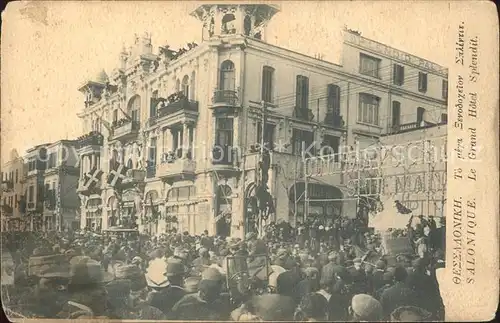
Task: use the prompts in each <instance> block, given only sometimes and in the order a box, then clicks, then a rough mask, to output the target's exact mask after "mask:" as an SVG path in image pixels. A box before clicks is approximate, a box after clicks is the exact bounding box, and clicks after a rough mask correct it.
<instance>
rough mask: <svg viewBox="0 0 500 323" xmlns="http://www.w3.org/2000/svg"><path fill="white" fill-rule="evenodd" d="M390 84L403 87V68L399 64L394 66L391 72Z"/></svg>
mask: <svg viewBox="0 0 500 323" xmlns="http://www.w3.org/2000/svg"><path fill="white" fill-rule="evenodd" d="M392 82H393V83H394V84H395V85H403V84H404V82H405V67H404V66H402V65H399V64H394V69H393V70H392Z"/></svg>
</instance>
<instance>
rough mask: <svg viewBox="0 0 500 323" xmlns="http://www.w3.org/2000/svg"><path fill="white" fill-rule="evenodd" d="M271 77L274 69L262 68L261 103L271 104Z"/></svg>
mask: <svg viewBox="0 0 500 323" xmlns="http://www.w3.org/2000/svg"><path fill="white" fill-rule="evenodd" d="M273 77H274V68H272V67H270V66H264V67H263V68H262V95H261V96H262V101H265V102H273Z"/></svg>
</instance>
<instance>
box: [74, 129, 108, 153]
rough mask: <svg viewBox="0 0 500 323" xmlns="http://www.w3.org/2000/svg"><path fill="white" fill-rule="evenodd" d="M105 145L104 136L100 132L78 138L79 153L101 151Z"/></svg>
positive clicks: (92, 132)
mask: <svg viewBox="0 0 500 323" xmlns="http://www.w3.org/2000/svg"><path fill="white" fill-rule="evenodd" d="M103 143H104V136H103V135H102V134H101V133H100V132H98V131H91V132H89V133H87V134H85V135H83V136H81V137H79V138H78V144H79V146H80V149H79V153H80V154H87V153H92V152H97V151H100V150H101V148H102V146H103Z"/></svg>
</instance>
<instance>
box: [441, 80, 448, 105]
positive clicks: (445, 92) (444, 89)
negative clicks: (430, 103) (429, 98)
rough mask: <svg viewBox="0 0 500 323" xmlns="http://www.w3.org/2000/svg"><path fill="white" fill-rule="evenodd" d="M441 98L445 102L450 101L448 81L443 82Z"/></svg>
mask: <svg viewBox="0 0 500 323" xmlns="http://www.w3.org/2000/svg"><path fill="white" fill-rule="evenodd" d="M441 96H442V97H443V99H445V100H446V99H448V80H443V84H442V89H441Z"/></svg>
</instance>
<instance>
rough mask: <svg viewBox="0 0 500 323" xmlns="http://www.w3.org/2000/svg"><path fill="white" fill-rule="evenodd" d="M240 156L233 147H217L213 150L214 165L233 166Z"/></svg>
mask: <svg viewBox="0 0 500 323" xmlns="http://www.w3.org/2000/svg"><path fill="white" fill-rule="evenodd" d="M237 161H238V156H237V153H236V152H235V150H234V149H233V147H231V146H215V147H213V148H212V165H226V166H233V165H235V163H236V162H237Z"/></svg>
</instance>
